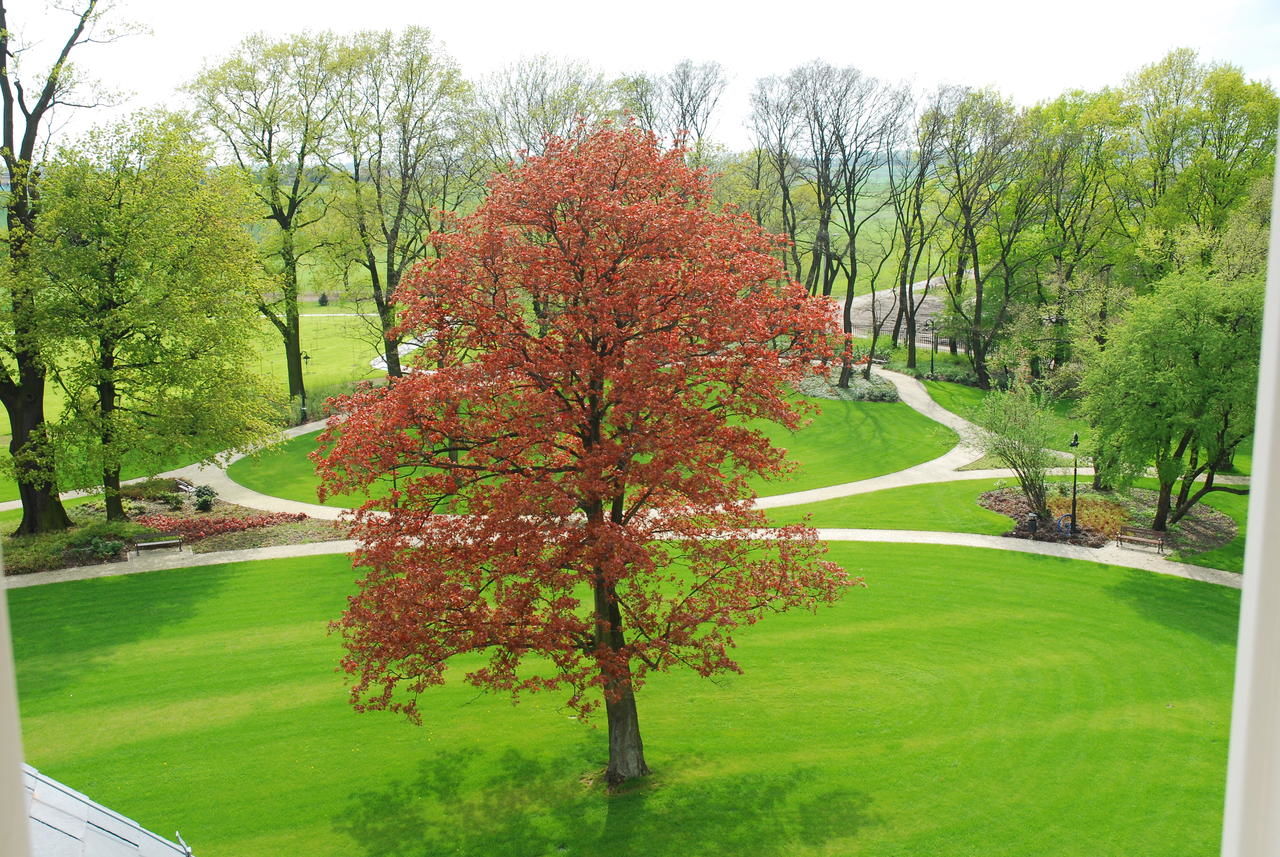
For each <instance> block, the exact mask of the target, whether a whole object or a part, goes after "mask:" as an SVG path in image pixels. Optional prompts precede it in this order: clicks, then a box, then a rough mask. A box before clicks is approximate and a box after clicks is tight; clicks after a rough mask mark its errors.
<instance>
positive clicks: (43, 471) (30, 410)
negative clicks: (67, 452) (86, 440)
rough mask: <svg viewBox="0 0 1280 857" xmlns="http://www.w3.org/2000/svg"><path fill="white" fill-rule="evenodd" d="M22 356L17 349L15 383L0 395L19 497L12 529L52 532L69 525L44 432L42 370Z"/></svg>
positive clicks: (24, 532) (22, 532)
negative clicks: (16, 520) (19, 509)
mask: <svg viewBox="0 0 1280 857" xmlns="http://www.w3.org/2000/svg"><path fill="white" fill-rule="evenodd" d="M22 358H23V352H20V353H19V359H18V379H19V381H18V384H17V385H6V386H9V388H10V390H11V391H12V392H11V393H10V394H7V395H4V396H3V397H0V398H2V399H3V402H4V408H5V411H6V412H7V413H8V415H9V425H10V427H11V431H12V432H13V435H12V437H11V439H10V440H9V454H10V455H11V456H13V460H14V468H15V470H16V471H17V473H16V476H17V481H18V497H19V499H21V501H22V523H20V524H19V525H18V529H17V530H15V531H14V535H15V536H25V535H32V534H34V533H51V532H55V531H57V530H65V529H66V528H67V527H69V526H71V519H70V518H69V517H67V512H66V510H65V509H64V508H63V507H62V501H61V500H60V499H58V491H57V481H56V479H55V478H54V476H53V466H54V462H53V452H52V450H51V449H50V448H49V439H48V437H47V435H46V434H45V423H44V373H43V372H41V371H39V370H38V369H36V368H34V367H32V366H31V365H30V364H29V363H28V362H27V361H24V360H23V359H22ZM24 363H25V364H26V365H24Z"/></svg>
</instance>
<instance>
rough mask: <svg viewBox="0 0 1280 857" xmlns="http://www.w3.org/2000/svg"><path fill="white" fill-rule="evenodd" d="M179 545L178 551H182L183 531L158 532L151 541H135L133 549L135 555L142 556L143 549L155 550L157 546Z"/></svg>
mask: <svg viewBox="0 0 1280 857" xmlns="http://www.w3.org/2000/svg"><path fill="white" fill-rule="evenodd" d="M175 545H176V546H177V548H178V551H179V552H181V551H182V533H157V534H156V535H155V536H154V537H152V539H151V541H147V542H134V545H133V550H134V555H135V556H142V552H143V551H149V550H154V549H155V548H171V547H174V546H175Z"/></svg>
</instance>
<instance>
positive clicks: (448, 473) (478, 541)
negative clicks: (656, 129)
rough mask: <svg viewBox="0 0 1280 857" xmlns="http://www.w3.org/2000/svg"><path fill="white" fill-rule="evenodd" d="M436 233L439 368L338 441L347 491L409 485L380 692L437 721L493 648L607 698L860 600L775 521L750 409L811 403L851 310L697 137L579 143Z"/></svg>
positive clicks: (572, 691)
mask: <svg viewBox="0 0 1280 857" xmlns="http://www.w3.org/2000/svg"><path fill="white" fill-rule="evenodd" d="M433 240H434V242H435V245H436V246H437V247H438V248H439V251H440V255H439V258H437V259H433V260H429V261H426V262H423V263H421V264H420V265H419V266H418V267H417V268H416V269H415V270H414V271H413V272H412V274H411V275H410V276H409V277H408V278H407V280H406V281H405V282H404V283H403V284H402V285H401V290H402V291H401V297H402V300H403V302H404V304H405V305H406V309H405V311H404V315H403V325H404V328H405V330H406V332H408V333H409V334H411V335H418V336H422V337H424V338H425V340H426V343H425V345H424V346H423V347H422V349H421V352H420V353H419V354H418V356H417V358H416V359H417V363H416V366H417V370H416V371H414V372H412V373H411V374H410V375H408V376H407V377H405V378H403V379H400V380H397V381H396V382H395V383H393V384H392V385H391V386H389V387H387V388H385V389H375V390H371V391H367V392H364V393H361V394H358V395H355V396H353V397H351V398H350V399H348V400H347V401H346V402H345V410H346V411H347V412H349V417H348V418H347V419H346V420H345V421H344V422H340V423H338V422H335V424H333V425H332V427H331V428H330V429H329V430H328V431H327V432H326V434H325V435H324V436H323V438H322V444H323V445H322V449H323V450H324V452H322V453H317V455H316V458H317V461H318V462H319V469H320V472H321V475H322V477H323V489H322V490H323V491H324V492H327V493H334V492H346V491H351V490H356V489H363V488H366V487H368V486H370V485H371V484H372V483H374V482H376V481H379V480H386V481H389V482H390V483H391V486H392V490H391V492H390V495H389V496H388V497H386V498H385V499H375V500H371V501H370V502H368V503H366V504H365V505H364V507H363V508H362V509H361V510H360V511H359V512H358V513H357V515H356V523H355V525H354V534H355V536H356V538H357V539H358V540H359V544H360V547H359V550H358V551H357V552H356V555H355V561H356V563H357V564H359V565H361V566H365V567H367V568H368V569H369V573H368V575H367V577H365V579H364V580H363V581H361V588H360V592H359V594H357V595H355V596H354V597H353V598H352V599H351V601H350V604H349V607H348V610H347V612H346V613H345V615H344V616H343V617H342V619H341V620H340V621H339V622H338V623H337V626H338V627H339V628H340V629H341V632H342V634H343V636H344V638H345V643H346V647H347V656H346V658H345V660H344V666H345V668H346V670H347V671H348V672H349V673H351V674H353V675H354V676H355V683H354V687H353V691H352V697H353V702H354V703H355V704H356V706H357V707H358V708H390V709H393V710H399V711H403V712H405V713H407V714H409V715H410V716H411V717H416V716H417V707H416V706H417V699H418V695H419V694H420V693H421V692H422V691H424V690H425V689H426V688H427V687H429V686H431V685H433V684H438V683H440V682H442V681H443V679H444V669H445V665H446V663H447V662H448V660H449V659H450V658H451V657H453V656H454V655H458V654H462V653H467V652H479V651H483V652H485V653H486V654H487V655H488V660H487V662H485V663H484V665H482V666H477V667H475V668H474V669H472V670H471V671H470V672H469V673H468V674H467V676H466V678H467V680H468V681H470V682H472V683H474V684H476V685H478V686H481V687H485V688H490V689H501V690H505V691H510V692H512V693H518V692H522V691H538V690H547V689H556V688H559V689H564V690H567V691H568V693H569V699H568V704H569V705H570V706H572V707H573V708H575V709H577V710H579V711H584V712H585V711H588V710H590V709H592V708H594V707H595V706H596V705H598V704H599V696H598V695H597V694H594V693H589V692H588V691H589V690H590V689H591V688H593V687H600V688H602V689H603V690H604V695H605V697H606V700H608V701H610V702H612V701H616V699H617V698H619V697H620V696H621V695H623V694H626V695H629V694H630V692H631V691H632V690H633V689H634V688H636V687H638V686H639V684H640V683H641V682H642V681H643V679H644V676H645V674H646V673H647V672H648V671H650V670H662V669H666V668H668V667H670V666H672V665H674V664H677V663H683V664H685V665H688V666H690V667H692V668H693V669H695V670H697V671H698V672H699V673H702V674H704V675H708V674H711V673H715V672H717V671H722V670H736V669H737V665H736V664H735V663H734V662H733V660H732V659H731V658H730V657H729V654H728V650H729V649H730V647H731V646H732V645H733V640H732V636H731V635H732V632H733V630H734V629H735V628H737V627H738V626H740V625H743V624H750V623H752V622H754V621H756V619H757V618H759V617H760V616H761V615H762V614H763V613H765V612H769V611H777V610H783V609H787V608H791V607H806V608H813V607H814V606H816V605H817V604H819V603H821V602H829V601H832V600H834V599H836V598H837V597H838V595H839V592H840V590H841V587H843V586H845V585H848V584H849V582H850V581H849V580H848V579H847V577H846V576H845V574H844V572H843V571H842V570H841V569H840V568H838V567H837V566H835V565H833V564H831V563H829V562H826V561H823V560H822V559H821V555H822V554H823V552H824V548H823V546H822V545H821V544H820V543H818V542H817V541H816V535H815V533H814V532H813V531H812V530H811V529H808V528H804V527H789V528H785V529H783V530H775V531H770V532H769V533H763V532H761V531H760V530H758V529H757V528H759V527H761V526H763V524H764V520H763V516H762V515H761V514H760V513H759V512H756V511H754V510H753V509H752V508H751V502H750V499H749V491H748V489H747V483H746V477H747V475H749V474H753V473H759V474H768V475H773V474H778V473H780V472H782V471H783V469H784V463H783V458H782V453H781V452H780V451H779V450H776V449H773V448H771V447H770V445H769V443H768V442H767V441H766V439H765V438H764V437H763V436H762V435H761V434H760V432H758V431H756V430H754V429H752V428H749V427H747V426H746V425H745V423H746V421H748V420H753V419H766V420H771V421H775V422H780V423H783V424H784V425H787V426H791V427H795V426H796V425H797V421H798V417H797V414H796V408H795V405H794V403H793V401H792V400H791V399H790V398H789V395H788V390H789V384H790V383H791V382H793V381H794V380H796V378H797V377H798V376H799V375H800V373H802V372H804V371H809V367H810V364H811V361H812V358H813V357H814V355H815V354H817V353H819V352H821V351H822V350H823V349H824V348H825V344H826V340H827V337H828V335H829V333H830V331H829V325H830V317H831V314H830V313H829V311H828V308H827V306H826V305H825V304H824V303H823V302H822V301H821V300H820V299H813V298H810V297H809V296H808V295H806V294H805V291H804V289H803V288H802V287H800V286H799V285H798V284H796V283H795V282H793V281H790V280H789V279H788V278H787V276H786V274H785V272H784V270H783V268H782V266H781V264H780V263H779V262H778V260H777V259H776V258H775V256H774V255H773V252H774V251H775V250H776V249H777V247H778V239H776V238H774V237H772V236H769V235H767V234H765V233H763V232H762V231H761V230H760V229H759V228H758V227H757V226H756V225H755V224H754V223H753V222H751V220H750V219H749V218H747V217H746V216H744V215H742V214H739V213H736V212H731V211H721V210H717V209H716V208H715V207H714V206H713V204H712V201H711V195H710V189H709V183H708V180H707V178H706V176H705V175H704V174H702V173H701V172H697V171H694V170H691V169H690V168H688V167H687V166H686V165H685V163H684V161H683V157H682V153H681V152H679V151H671V152H665V153H664V152H662V151H660V150H659V148H658V146H657V145H656V141H655V139H654V138H653V137H652V135H649V134H646V133H642V132H640V131H638V130H636V129H634V128H623V129H616V128H612V127H605V128H603V129H598V130H595V131H594V132H589V133H588V132H586V131H584V132H582V133H581V134H580V135H579V136H578V137H577V138H575V139H569V140H553V141H551V142H550V143H549V144H548V147H547V150H546V154H545V155H544V156H542V157H537V158H531V159H529V161H528V162H526V163H525V164H524V165H522V166H521V167H519V168H517V169H515V170H513V171H512V172H511V173H509V174H507V175H503V176H500V177H497V178H495V179H494V180H493V182H492V184H491V187H490V194H489V196H488V199H487V200H486V201H485V202H484V203H483V204H482V205H481V206H480V208H479V209H478V210H477V211H476V212H475V213H474V214H472V215H471V216H469V217H466V218H463V219H461V220H460V221H459V222H458V223H457V224H456V231H451V232H450V233H448V234H437V235H434V236H433ZM611 718H612V711H611ZM610 723H611V726H612V719H611V721H610Z"/></svg>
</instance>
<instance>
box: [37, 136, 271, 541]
mask: <svg viewBox="0 0 1280 857" xmlns="http://www.w3.org/2000/svg"><path fill="white" fill-rule="evenodd" d="M243 192H244V191H243V186H242V184H241V182H240V181H239V177H238V176H237V175H234V174H231V173H227V172H218V171H211V170H210V159H209V156H208V152H207V151H206V150H205V149H204V148H203V147H202V146H201V145H200V144H199V143H198V142H197V141H196V139H195V135H194V132H193V129H192V127H191V126H190V125H189V124H188V123H186V122H184V121H183V120H181V119H178V118H176V117H172V116H163V115H152V116H148V115H142V116H135V117H133V118H131V119H130V120H128V121H127V122H125V123H124V124H121V125H118V126H115V127H113V128H110V129H106V130H99V131H96V132H94V133H92V134H90V135H89V137H88V139H87V141H86V142H85V143H84V144H83V145H82V146H80V147H78V148H76V149H65V150H63V151H62V152H60V153H59V155H58V156H57V157H56V158H55V159H53V160H52V161H51V162H50V163H49V164H48V165H47V166H46V169H45V175H44V181H43V186H42V204H43V206H44V211H43V215H42V218H41V222H40V229H39V231H38V232H37V236H36V241H35V245H34V247H33V254H34V257H35V259H36V260H37V261H38V263H39V267H40V269H41V270H42V272H43V275H42V278H41V282H40V284H39V295H40V300H41V310H42V313H43V315H44V317H45V318H46V319H47V321H48V329H47V330H46V336H45V341H46V342H47V343H48V347H47V348H46V354H47V356H48V357H49V358H50V363H51V366H52V367H53V368H52V371H53V373H54V377H55V378H56V380H57V383H58V384H59V385H61V387H62V388H63V389H64V391H65V393H66V401H67V404H66V408H65V413H64V415H63V419H62V421H61V422H60V423H59V425H58V427H57V430H56V431H55V433H54V437H55V440H56V444H57V447H58V451H59V453H60V456H59V457H60V461H61V462H62V469H63V471H64V473H65V474H66V479H65V481H67V482H68V483H70V484H74V485H76V486H77V487H87V486H89V485H101V486H103V487H104V488H105V490H106V507H107V517H108V519H111V520H123V519H124V518H125V513H124V509H123V506H122V503H121V499H120V494H119V490H120V471H121V468H122V466H123V464H124V462H125V459H126V457H128V459H129V460H130V462H131V463H133V464H135V465H141V466H143V467H147V466H151V467H157V466H160V465H162V464H163V463H164V462H166V461H171V460H172V459H173V457H174V456H179V457H181V456H190V457H193V458H205V457H208V456H209V455H210V454H211V453H213V452H218V451H222V450H224V449H226V448H235V447H243V446H246V445H248V444H250V443H251V442H253V441H255V440H258V439H260V438H262V437H263V436H264V435H265V434H267V433H269V432H270V431H272V426H271V424H270V423H269V421H268V420H269V417H270V416H271V411H270V409H269V406H268V404H267V401H266V399H265V397H264V390H263V386H262V382H261V381H260V380H259V379H257V378H256V377H255V376H254V375H253V374H252V373H251V372H249V371H248V370H247V369H246V368H245V365H246V363H251V362H252V361H251V360H247V359H246V357H247V355H249V354H251V353H252V349H253V345H252V342H253V333H254V328H255V320H256V319H255V317H256V311H257V310H256V301H257V290H256V288H255V286H256V282H257V279H258V277H259V276H261V274H260V272H261V266H260V264H259V262H258V259H257V251H256V248H255V247H254V246H253V242H252V240H251V239H250V237H249V235H248V233H247V232H246V231H245V230H244V228H243V226H242V224H241V221H240V213H241V212H242V211H243V205H242V200H241V199H240V196H241V195H242V193H243Z"/></svg>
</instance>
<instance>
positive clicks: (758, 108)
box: [751, 77, 802, 279]
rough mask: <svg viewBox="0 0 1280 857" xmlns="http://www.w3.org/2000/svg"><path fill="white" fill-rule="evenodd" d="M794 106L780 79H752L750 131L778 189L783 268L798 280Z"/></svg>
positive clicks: (797, 165) (796, 133)
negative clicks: (784, 240)
mask: <svg viewBox="0 0 1280 857" xmlns="http://www.w3.org/2000/svg"><path fill="white" fill-rule="evenodd" d="M798 109H799V108H798V105H797V104H796V102H795V99H794V97H793V95H792V92H791V89H790V87H788V86H787V82H786V81H785V80H784V79H783V78H779V77H766V78H761V79H760V80H758V81H756V86H755V89H754V90H753V91H752V93H751V131H752V134H753V136H754V137H755V148H756V149H757V150H758V151H760V152H762V153H764V157H765V159H766V160H767V162H768V164H769V167H770V169H771V170H772V171H773V175H774V181H775V182H776V187H777V190H778V197H779V206H778V208H779V212H780V215H781V218H782V231H783V232H785V233H786V235H787V237H788V238H790V239H791V243H790V246H789V247H788V248H787V252H786V254H784V256H783V261H784V262H785V263H786V265H787V271H788V273H790V274H791V275H792V276H793V277H795V278H796V279H800V274H801V268H802V266H801V262H800V248H799V244H798V243H797V240H796V239H797V235H798V234H799V232H800V217H799V213H798V210H797V206H796V200H795V197H794V195H793V194H792V187H793V185H795V184H796V183H797V182H798V181H799V180H800V177H801V171H800V162H799V159H798V157H797V154H796V148H797V139H796V138H797V135H798V133H799V130H798V122H797V114H798Z"/></svg>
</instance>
